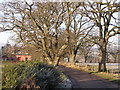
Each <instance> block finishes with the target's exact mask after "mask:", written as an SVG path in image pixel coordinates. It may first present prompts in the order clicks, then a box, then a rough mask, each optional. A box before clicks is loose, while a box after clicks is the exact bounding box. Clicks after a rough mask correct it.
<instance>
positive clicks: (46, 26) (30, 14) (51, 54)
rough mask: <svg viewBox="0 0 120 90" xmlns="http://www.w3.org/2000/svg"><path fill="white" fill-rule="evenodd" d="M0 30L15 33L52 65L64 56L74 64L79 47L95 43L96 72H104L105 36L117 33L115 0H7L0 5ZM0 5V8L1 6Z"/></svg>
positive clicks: (23, 42)
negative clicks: (54, 0)
mask: <svg viewBox="0 0 120 90" xmlns="http://www.w3.org/2000/svg"><path fill="white" fill-rule="evenodd" d="M2 6H3V8H2V9H1V11H2V12H3V13H4V16H3V17H2V19H1V22H2V24H3V27H1V28H2V30H3V31H6V30H12V31H14V32H15V33H16V35H17V39H16V41H17V42H19V43H22V44H23V45H25V46H27V47H30V49H31V52H32V51H33V52H34V51H35V52H38V56H39V55H40V56H41V58H42V59H41V60H44V61H46V62H47V63H49V64H53V65H54V66H56V65H58V64H59V61H60V60H61V59H62V58H64V57H66V56H67V57H68V58H69V62H71V63H72V64H74V63H75V58H76V55H77V53H78V50H79V49H80V48H82V47H83V48H82V49H84V50H83V52H84V51H85V50H87V51H89V47H92V46H93V45H95V44H97V45H98V46H99V53H100V55H99V71H106V60H107V58H106V56H107V55H106V51H107V44H108V41H109V38H111V37H112V36H115V35H116V34H120V27H119V26H118V25H117V24H118V23H117V22H118V20H119V19H118V18H117V17H116V14H117V13H118V12H119V10H120V8H119V7H120V5H119V3H118V1H117V0H110V1H108V0H105V1H104V2H95V1H94V0H88V1H87V2H35V1H34V2H33V3H28V2H25V1H23V2H21V1H17V2H7V3H3V4H2ZM2 6H1V7H2Z"/></svg>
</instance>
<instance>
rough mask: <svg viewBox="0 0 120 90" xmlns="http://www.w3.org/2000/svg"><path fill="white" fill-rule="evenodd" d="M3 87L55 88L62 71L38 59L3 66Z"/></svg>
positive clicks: (60, 79) (60, 80)
mask: <svg viewBox="0 0 120 90" xmlns="http://www.w3.org/2000/svg"><path fill="white" fill-rule="evenodd" d="M2 79H3V80H2V86H3V88H55V87H57V86H58V84H59V83H60V82H62V81H63V80H62V78H61V73H60V72H58V71H57V70H56V69H55V68H54V67H52V66H49V65H47V64H44V63H40V62H38V61H34V62H33V61H29V62H19V63H17V64H13V65H10V66H9V65H7V66H5V67H4V68H3V78H2Z"/></svg>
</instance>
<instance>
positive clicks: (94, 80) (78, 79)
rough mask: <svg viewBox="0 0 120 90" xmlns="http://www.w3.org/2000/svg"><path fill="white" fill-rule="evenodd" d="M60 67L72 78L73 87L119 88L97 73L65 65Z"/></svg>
mask: <svg viewBox="0 0 120 90" xmlns="http://www.w3.org/2000/svg"><path fill="white" fill-rule="evenodd" d="M59 69H60V70H61V71H62V72H63V73H64V74H65V75H66V76H67V77H68V78H69V79H70V80H71V82H72V87H73V88H109V89H110V88H114V89H115V90H116V89H117V90H119V86H118V85H117V84H114V83H112V82H110V81H108V80H105V79H103V78H100V77H98V76H96V75H91V74H89V73H87V72H84V71H81V70H77V69H72V68H67V67H64V66H59Z"/></svg>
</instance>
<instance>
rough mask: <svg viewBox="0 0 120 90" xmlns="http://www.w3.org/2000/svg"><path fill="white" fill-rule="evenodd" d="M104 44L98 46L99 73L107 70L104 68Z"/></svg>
mask: <svg viewBox="0 0 120 90" xmlns="http://www.w3.org/2000/svg"><path fill="white" fill-rule="evenodd" d="M106 46H107V45H106V43H104V44H103V45H101V46H100V61H99V68H98V71H99V72H106V71H107V68H106V60H107V57H106Z"/></svg>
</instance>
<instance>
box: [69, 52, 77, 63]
mask: <svg viewBox="0 0 120 90" xmlns="http://www.w3.org/2000/svg"><path fill="white" fill-rule="evenodd" d="M75 58H76V55H75V54H71V55H70V63H71V64H75Z"/></svg>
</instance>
